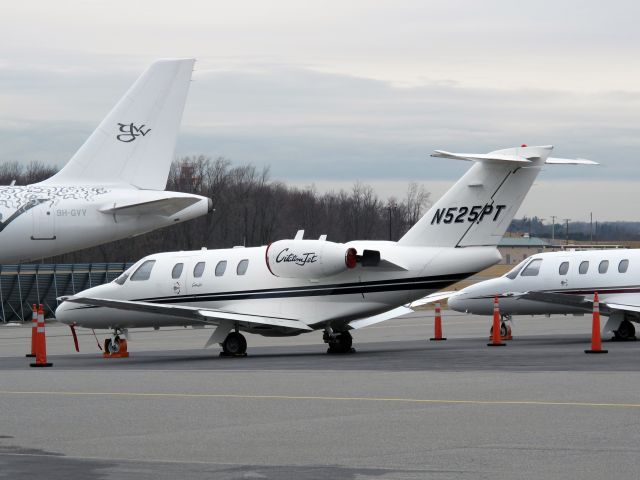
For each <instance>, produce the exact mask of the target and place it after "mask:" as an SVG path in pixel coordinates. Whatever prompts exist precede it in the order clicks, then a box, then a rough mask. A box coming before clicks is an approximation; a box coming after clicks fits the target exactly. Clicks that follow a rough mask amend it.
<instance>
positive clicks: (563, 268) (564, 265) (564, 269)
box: [558, 262, 569, 275]
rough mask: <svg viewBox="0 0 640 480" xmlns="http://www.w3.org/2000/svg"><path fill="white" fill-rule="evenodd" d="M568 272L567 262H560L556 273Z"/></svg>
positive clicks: (563, 273)
mask: <svg viewBox="0 0 640 480" xmlns="http://www.w3.org/2000/svg"><path fill="white" fill-rule="evenodd" d="M568 272H569V262H562V263H561V264H560V268H559V269H558V273H559V274H560V275H566V274H567V273H568Z"/></svg>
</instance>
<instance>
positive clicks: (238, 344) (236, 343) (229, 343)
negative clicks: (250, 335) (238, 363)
mask: <svg viewBox="0 0 640 480" xmlns="http://www.w3.org/2000/svg"><path fill="white" fill-rule="evenodd" d="M222 351H223V352H224V354H225V355H243V354H245V353H247V339H246V338H244V335H242V334H241V333H238V332H231V333H230V334H229V335H227V338H225V339H224V342H222Z"/></svg>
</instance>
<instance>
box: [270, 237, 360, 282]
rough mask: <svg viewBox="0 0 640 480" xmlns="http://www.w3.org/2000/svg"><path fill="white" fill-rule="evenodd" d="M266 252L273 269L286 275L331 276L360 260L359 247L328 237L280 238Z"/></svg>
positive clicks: (280, 275) (290, 276)
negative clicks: (327, 238) (325, 238)
mask: <svg viewBox="0 0 640 480" xmlns="http://www.w3.org/2000/svg"><path fill="white" fill-rule="evenodd" d="M265 256H266V261H267V267H268V268H269V271H270V272H271V273H272V274H273V275H275V276H276V277H283V278H305V279H312V278H322V277H329V276H331V275H337V274H338V273H341V272H344V271H346V270H348V269H350V268H354V267H355V266H356V262H357V252H356V249H355V248H350V247H347V246H346V245H344V244H342V243H334V242H327V241H326V240H279V241H277V242H273V243H272V244H271V245H269V246H268V247H267V252H266V254H265Z"/></svg>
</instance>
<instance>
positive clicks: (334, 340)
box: [322, 328, 356, 353]
mask: <svg viewBox="0 0 640 480" xmlns="http://www.w3.org/2000/svg"><path fill="white" fill-rule="evenodd" d="M322 339H323V340H324V343H326V344H328V345H329V348H327V353H355V352H356V350H355V348H353V347H352V346H351V345H352V344H353V337H352V336H351V334H350V333H349V332H337V333H336V332H334V331H332V330H331V329H330V328H327V329H326V330H325V331H324V335H323V336H322Z"/></svg>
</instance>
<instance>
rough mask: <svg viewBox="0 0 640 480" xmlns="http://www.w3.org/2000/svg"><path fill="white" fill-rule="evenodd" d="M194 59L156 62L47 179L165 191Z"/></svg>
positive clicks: (64, 182) (55, 181) (52, 182)
mask: <svg viewBox="0 0 640 480" xmlns="http://www.w3.org/2000/svg"><path fill="white" fill-rule="evenodd" d="M194 62H195V60H194V59H165V60H157V61H156V62H154V63H152V64H151V66H150V67H149V68H148V69H147V71H145V72H144V73H143V74H142V75H141V76H140V78H138V80H137V81H136V82H135V83H134V84H133V86H132V87H131V88H130V89H129V90H128V91H127V93H126V94H125V95H124V97H123V98H122V99H121V100H120V101H119V102H118V103H117V104H116V106H115V107H114V108H113V110H111V112H109V114H108V115H107V116H106V118H105V119H104V120H103V121H102V123H100V125H99V126H98V128H96V130H95V131H94V132H93V133H92V134H91V136H90V137H89V138H88V139H87V141H86V142H85V143H84V144H83V145H82V147H80V149H79V150H78V151H77V152H76V154H75V155H74V156H73V157H72V158H71V160H69V162H68V163H67V164H66V165H65V166H64V167H63V168H62V170H60V171H59V172H58V173H57V174H55V175H54V176H53V177H51V178H50V179H48V180H45V181H44V182H42V183H43V184H52V185H56V184H75V185H86V184H94V183H100V184H109V183H114V184H130V185H133V186H134V187H137V188H140V189H149V190H164V189H165V187H166V184H167V178H168V176H169V168H170V166H171V161H172V160H173V155H174V150H175V145H176V139H177V136H178V129H179V126H180V121H181V119H182V112H183V110H184V105H185V101H186V98H187V91H188V89H189V84H190V82H191V73H192V72H193V65H194Z"/></svg>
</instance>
